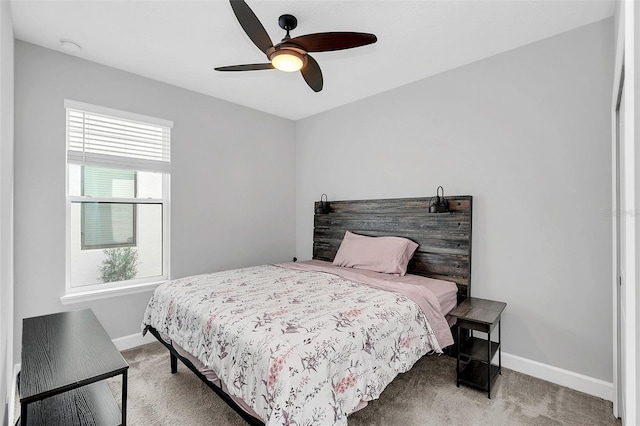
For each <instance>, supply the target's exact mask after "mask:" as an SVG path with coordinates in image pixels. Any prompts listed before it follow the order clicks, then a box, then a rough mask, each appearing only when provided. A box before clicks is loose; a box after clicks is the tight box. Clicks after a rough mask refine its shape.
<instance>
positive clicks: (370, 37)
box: [287, 32, 378, 52]
mask: <svg viewBox="0 0 640 426" xmlns="http://www.w3.org/2000/svg"><path fill="white" fill-rule="evenodd" d="M377 40H378V38H377V37H376V36H375V35H374V34H368V33H351V32H331V33H315V34H306V35H302V36H299V37H295V38H292V39H291V40H288V41H287V43H294V44H296V45H298V46H300V47H302V48H303V49H304V50H306V51H307V52H328V51H331V50H342V49H351V48H353V47H359V46H365V45H367V44H372V43H375V42H376V41H377Z"/></svg>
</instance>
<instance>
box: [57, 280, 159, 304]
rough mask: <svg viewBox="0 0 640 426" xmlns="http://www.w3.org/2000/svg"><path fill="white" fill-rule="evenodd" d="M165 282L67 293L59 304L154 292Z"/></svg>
mask: <svg viewBox="0 0 640 426" xmlns="http://www.w3.org/2000/svg"><path fill="white" fill-rule="evenodd" d="M165 282H166V281H155V282H151V283H144V284H137V285H132V286H128V287H116V288H105V289H101V290H89V291H82V292H77V293H67V294H65V295H64V296H61V297H60V302H62V304H63V305H69V304H71V303H81V302H88V301H90V300H99V299H107V298H109V297H116V296H124V295H127V294H135V293H142V292H145V291H149V290H154V289H155V288H156V287H158V286H159V285H160V284H162V283H165Z"/></svg>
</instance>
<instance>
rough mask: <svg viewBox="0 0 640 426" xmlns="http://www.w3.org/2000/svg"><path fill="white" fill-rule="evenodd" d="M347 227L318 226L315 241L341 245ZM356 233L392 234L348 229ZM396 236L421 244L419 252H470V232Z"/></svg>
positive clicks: (411, 233)
mask: <svg viewBox="0 0 640 426" xmlns="http://www.w3.org/2000/svg"><path fill="white" fill-rule="evenodd" d="M345 231H347V229H328V228H316V231H315V237H314V241H315V242H318V243H325V244H329V245H336V246H340V243H342V239H343V238H344V234H345ZM348 231H351V232H353V233H355V234H360V235H366V236H369V237H383V236H388V235H390V232H389V231H388V230H363V229H353V228H351V229H348ZM393 235H394V236H396V237H403V238H408V239H410V240H412V241H415V242H416V243H418V244H420V246H419V247H418V252H425V253H448V254H459V255H464V254H468V253H469V239H468V238H469V235H468V233H449V234H446V233H435V232H434V233H432V232H429V231H423V230H418V231H398V232H394V233H393Z"/></svg>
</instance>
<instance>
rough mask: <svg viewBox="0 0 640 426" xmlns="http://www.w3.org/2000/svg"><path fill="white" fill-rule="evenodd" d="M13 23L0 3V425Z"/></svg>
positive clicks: (9, 228) (5, 378)
mask: <svg viewBox="0 0 640 426" xmlns="http://www.w3.org/2000/svg"><path fill="white" fill-rule="evenodd" d="M12 336H13V24H12V20H11V6H10V4H9V2H0V407H2V409H1V410H0V424H3V425H6V424H7V421H8V419H7V417H8V410H7V406H6V404H5V400H6V396H7V391H8V390H9V389H10V381H11V375H12V370H13V353H12V351H13V337H12Z"/></svg>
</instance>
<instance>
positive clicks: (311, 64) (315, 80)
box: [300, 55, 323, 92]
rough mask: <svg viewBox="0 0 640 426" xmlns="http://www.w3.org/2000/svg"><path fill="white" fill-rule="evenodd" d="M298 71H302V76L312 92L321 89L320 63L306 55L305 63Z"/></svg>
mask: <svg viewBox="0 0 640 426" xmlns="http://www.w3.org/2000/svg"><path fill="white" fill-rule="evenodd" d="M300 72H301V73H302V77H304V81H306V82H307V84H308V85H309V87H311V88H312V89H313V91H314V92H319V91H321V90H322V84H323V79H322V71H321V70H320V65H318V62H316V60H315V59H313V58H312V57H311V56H310V55H307V64H306V65H305V66H304V68H302V69H301V70H300Z"/></svg>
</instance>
